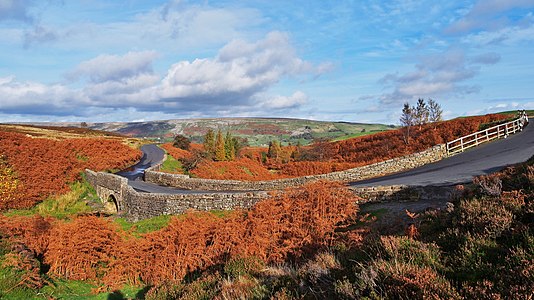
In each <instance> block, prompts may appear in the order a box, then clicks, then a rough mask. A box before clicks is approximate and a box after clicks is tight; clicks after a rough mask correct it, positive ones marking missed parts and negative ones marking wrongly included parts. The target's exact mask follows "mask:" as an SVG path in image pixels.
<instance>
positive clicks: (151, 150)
mask: <svg viewBox="0 0 534 300" xmlns="http://www.w3.org/2000/svg"><path fill="white" fill-rule="evenodd" d="M141 151H143V157H141V160H140V161H139V162H138V163H137V164H135V165H134V166H131V167H129V168H127V169H124V170H122V171H120V172H118V173H117V175H120V176H122V177H126V178H128V184H129V185H130V186H131V187H133V188H134V189H135V190H136V191H138V192H146V193H161V194H205V193H216V192H213V191H198V190H197V191H192V190H181V189H175V188H171V187H166V186H160V185H157V184H153V183H150V182H145V181H144V179H143V175H144V172H145V170H146V169H148V168H150V167H151V166H153V165H156V164H157V163H159V162H160V161H162V160H163V157H164V156H165V151H163V149H161V148H160V147H158V146H157V145H155V144H149V145H144V146H141Z"/></svg>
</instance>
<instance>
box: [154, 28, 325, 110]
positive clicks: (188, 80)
mask: <svg viewBox="0 0 534 300" xmlns="http://www.w3.org/2000/svg"><path fill="white" fill-rule="evenodd" d="M325 70H327V68H325V66H324V65H320V66H314V65H312V64H311V63H309V62H307V61H304V60H302V59H300V58H299V57H298V56H297V55H296V52H295V50H294V48H293V47H292V46H291V43H290V41H289V38H288V36H287V34H285V33H281V32H271V33H269V34H268V35H267V36H266V37H265V38H264V39H262V40H259V41H257V42H255V43H248V42H246V41H243V40H234V41H232V42H230V43H229V44H227V45H226V46H224V47H223V48H222V49H221V50H220V51H219V53H218V55H217V57H215V58H213V59H196V60H194V61H192V62H190V61H181V62H178V63H176V64H174V65H172V66H171V68H170V69H169V71H168V72H167V75H166V76H165V78H163V81H162V85H161V87H160V89H159V92H158V95H159V96H160V97H161V98H162V99H164V101H165V102H167V103H168V106H176V107H180V106H183V104H185V103H189V102H192V101H194V102H195V104H196V105H197V106H208V107H209V106H215V107H217V106H222V105H229V104H237V105H247V104H249V105H251V104H254V97H253V96H254V95H256V94H258V93H260V92H264V91H265V90H266V89H268V88H269V87H271V86H272V85H273V84H275V83H277V82H278V81H279V80H281V79H282V78H284V77H286V76H297V75H303V74H306V75H312V76H316V75H319V74H321V73H323V72H325Z"/></svg>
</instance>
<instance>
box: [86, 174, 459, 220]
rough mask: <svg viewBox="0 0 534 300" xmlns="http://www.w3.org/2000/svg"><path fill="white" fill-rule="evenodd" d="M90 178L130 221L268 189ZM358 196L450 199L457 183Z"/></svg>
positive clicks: (251, 199) (258, 195) (249, 197)
mask: <svg viewBox="0 0 534 300" xmlns="http://www.w3.org/2000/svg"><path fill="white" fill-rule="evenodd" d="M86 175H87V176H86V178H87V180H88V181H89V182H90V183H91V184H92V185H93V186H94V187H95V189H96V191H97V194H98V196H99V197H100V198H101V199H102V201H108V200H107V199H108V198H109V197H110V196H113V197H114V198H115V199H116V201H117V207H118V213H119V214H120V215H123V216H125V217H126V218H127V219H129V220H131V221H138V220H142V219H146V218H150V217H155V216H159V215H175V214H181V213H184V212H185V211H186V210H188V209H193V210H200V211H209V210H231V209H236V208H244V209H248V208H251V207H252V206H254V204H256V203H257V202H258V201H261V200H263V199H266V198H267V197H268V196H269V194H268V192H262V191H251V192H234V193H232V192H218V193H193V194H154V193H140V192H137V191H135V190H134V189H133V188H132V187H131V186H129V185H128V181H127V180H126V179H125V178H123V177H120V176H117V175H114V174H109V173H103V172H98V173H96V172H93V171H91V170H86ZM350 189H351V190H352V191H353V192H354V193H355V195H356V196H359V197H361V198H363V199H362V200H361V201H359V203H360V204H361V203H364V202H380V201H417V200H448V199H449V198H450V197H451V196H453V195H454V187H448V186H446V187H434V186H415V187H411V186H410V187H409V186H403V185H395V186H380V187H351V188H350Z"/></svg>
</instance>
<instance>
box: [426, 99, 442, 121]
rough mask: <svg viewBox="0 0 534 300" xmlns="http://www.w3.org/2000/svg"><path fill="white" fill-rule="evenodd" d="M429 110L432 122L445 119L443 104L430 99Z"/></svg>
mask: <svg viewBox="0 0 534 300" xmlns="http://www.w3.org/2000/svg"><path fill="white" fill-rule="evenodd" d="M428 112H429V119H430V122H432V123H434V122H439V121H443V116H442V115H443V110H442V109H441V105H439V103H437V102H436V101H434V100H432V99H428Z"/></svg>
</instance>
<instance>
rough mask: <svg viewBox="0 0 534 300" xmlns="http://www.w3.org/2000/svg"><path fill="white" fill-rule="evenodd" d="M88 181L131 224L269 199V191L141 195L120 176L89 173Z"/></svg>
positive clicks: (236, 206) (248, 205)
mask: <svg viewBox="0 0 534 300" xmlns="http://www.w3.org/2000/svg"><path fill="white" fill-rule="evenodd" d="M86 179H87V181H88V182H89V183H91V185H93V187H94V188H95V190H96V192H97V194H98V196H99V197H100V199H102V201H103V202H106V201H109V199H110V196H113V198H114V199H115V201H116V204H117V209H118V213H119V214H120V215H124V216H125V217H126V218H128V219H129V220H132V221H138V220H141V219H145V218H150V217H155V216H159V215H174V214H181V213H184V212H185V211H186V210H188V209H194V210H205V211H208V210H231V209H236V208H245V209H247V208H250V207H252V206H253V205H254V204H256V203H257V202H258V201H260V200H262V199H264V198H266V197H267V196H268V193H267V192H261V191H254V192H239V193H230V192H227V193H224V192H220V193H191V194H155V193H140V192H137V191H136V190H134V189H133V188H132V187H131V186H129V185H128V180H127V179H126V178H123V177H120V176H118V175H114V174H110V173H104V172H98V173H97V172H93V171H91V170H86Z"/></svg>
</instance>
